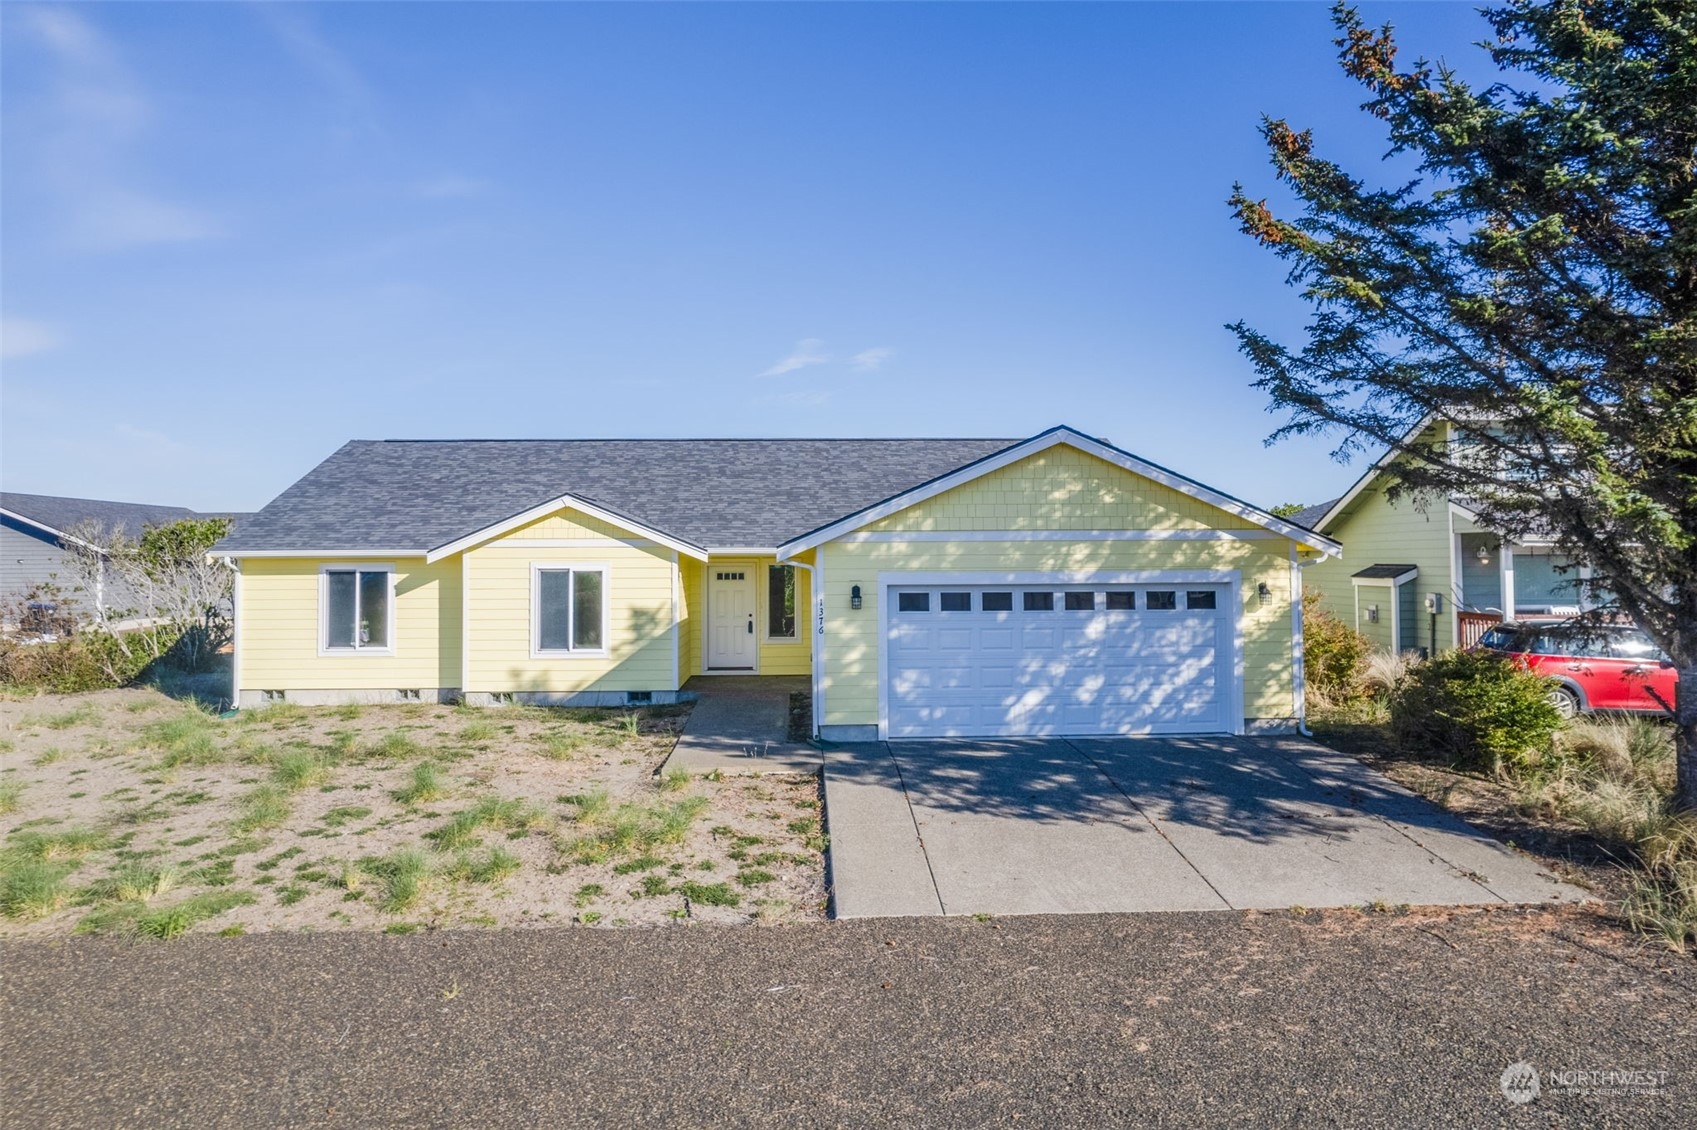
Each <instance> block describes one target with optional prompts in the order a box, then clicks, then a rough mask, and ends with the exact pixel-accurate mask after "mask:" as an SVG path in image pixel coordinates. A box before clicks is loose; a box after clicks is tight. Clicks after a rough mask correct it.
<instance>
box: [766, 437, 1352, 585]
mask: <svg viewBox="0 0 1697 1130" xmlns="http://www.w3.org/2000/svg"><path fill="white" fill-rule="evenodd" d="M1062 444H1065V445H1066V446H1068V447H1073V448H1077V449H1078V450H1079V451H1082V452H1084V453H1085V454H1087V455H1094V456H1095V457H1096V458H1098V459H1101V460H1102V461H1104V462H1106V463H1112V464H1113V465H1114V466H1116V467H1119V468H1121V469H1122V470H1126V471H1130V472H1131V473H1132V474H1134V475H1141V476H1142V477H1143V478H1146V479H1149V480H1151V481H1153V482H1157V483H1160V484H1161V485H1162V486H1164V487H1168V488H1170V489H1172V490H1176V491H1178V492H1179V493H1181V494H1186V495H1189V496H1190V497H1191V498H1195V499H1199V500H1201V501H1202V502H1206V503H1207V504H1208V505H1210V506H1213V507H1215V508H1217V509H1220V510H1224V511H1225V512H1226V513H1228V514H1232V515H1235V516H1236V517H1238V518H1242V519H1243V520H1244V521H1246V522H1253V523H1255V524H1256V525H1257V526H1260V527H1262V528H1264V529H1267V530H1271V531H1272V532H1274V533H1275V534H1278V535H1279V536H1281V537H1286V538H1289V539H1290V540H1291V541H1294V542H1296V543H1298V544H1299V545H1306V546H1308V547H1310V548H1312V549H1316V550H1319V551H1320V552H1321V553H1324V554H1326V555H1327V556H1329V557H1338V556H1341V555H1342V553H1343V547H1342V546H1341V545H1339V544H1338V543H1337V542H1335V541H1333V540H1332V539H1331V538H1328V537H1326V536H1324V535H1322V534H1317V533H1314V532H1313V531H1312V530H1305V529H1303V528H1302V527H1301V526H1298V525H1294V524H1292V523H1290V522H1286V521H1285V520H1284V519H1282V518H1275V517H1273V515H1271V514H1269V513H1267V512H1266V511H1265V510H1259V509H1257V508H1256V507H1253V506H1251V505H1249V504H1248V503H1246V502H1240V501H1238V500H1237V499H1235V498H1232V497H1231V496H1230V495H1225V494H1221V493H1220V492H1219V491H1216V490H1213V489H1212V488H1210V487H1205V486H1203V485H1202V484H1200V483H1194V482H1191V481H1190V480H1189V479H1186V478H1183V477H1182V476H1180V475H1176V474H1174V473H1173V472H1171V471H1169V470H1167V469H1166V468H1165V467H1158V466H1156V465H1155V464H1153V463H1148V462H1145V461H1144V460H1142V459H1139V458H1137V456H1135V455H1132V454H1131V453H1129V452H1125V451H1121V450H1120V449H1119V448H1117V447H1112V446H1110V445H1108V444H1105V443H1103V442H1102V441H1100V440H1096V439H1091V438H1090V437H1089V436H1087V435H1084V434H1082V433H1080V432H1075V431H1073V430H1072V429H1071V428H1067V427H1059V428H1051V429H1050V430H1048V431H1046V432H1043V433H1042V434H1040V435H1035V436H1032V437H1031V438H1030V439H1028V440H1025V441H1024V442H1022V443H1017V444H1015V445H1014V446H1012V447H1010V448H1007V449H1005V450H1003V451H999V452H997V453H996V454H994V455H991V456H988V457H986V458H984V459H980V460H978V461H977V462H976V463H970V464H968V465H967V466H965V467H962V468H961V469H960V470H958V471H953V472H951V473H949V474H947V475H943V476H941V477H940V478H936V479H932V480H931V481H930V482H928V483H923V484H921V485H920V486H917V487H914V488H913V489H912V490H909V491H905V492H903V493H901V494H898V495H896V496H895V497H893V498H889V499H886V500H885V501H883V502H880V503H877V504H876V505H873V506H869V507H866V508H865V509H863V510H860V511H857V512H855V513H853V514H850V515H848V516H847V517H846V518H840V519H838V520H837V521H835V522H832V523H831V524H830V525H828V526H822V527H820V528H819V529H817V530H814V531H813V532H812V533H809V534H804V535H802V536H801V537H799V538H795V539H793V540H791V541H788V542H785V543H784V544H783V545H781V546H779V547H778V558H779V560H782V559H783V558H786V557H792V556H794V555H795V554H797V553H801V552H803V551H804V550H808V549H813V548H814V547H816V546H819V545H822V544H824V543H825V542H828V541H832V540H834V539H836V538H838V537H841V536H842V535H843V534H847V533H850V532H852V531H854V530H858V529H860V528H861V527H862V526H866V525H869V524H871V523H873V522H876V521H878V520H879V519H881V518H887V517H889V516H890V515H891V514H894V513H896V512H898V511H901V510H906V509H907V508H908V507H910V506H914V505H917V504H918V503H921V502H924V501H925V500H926V499H929V498H935V497H936V496H937V495H939V494H942V493H943V492H944V491H949V490H953V489H954V488H955V487H958V486H962V485H964V484H966V483H970V482H972V481H973V480H974V479H978V478H982V477H983V476H985V475H988V474H989V473H991V472H992V471H999V470H1001V469H1002V468H1003V467H1006V466H1009V465H1011V464H1013V463H1017V462H1019V461H1020V460H1021V459H1026V458H1029V457H1030V456H1032V455H1036V454H1038V453H1039V452H1042V451H1047V450H1048V449H1049V448H1051V447H1057V446H1060V445H1062Z"/></svg>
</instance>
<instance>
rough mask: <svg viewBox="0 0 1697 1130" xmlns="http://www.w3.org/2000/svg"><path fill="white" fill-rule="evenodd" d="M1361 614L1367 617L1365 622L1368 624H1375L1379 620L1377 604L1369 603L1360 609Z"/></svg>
mask: <svg viewBox="0 0 1697 1130" xmlns="http://www.w3.org/2000/svg"><path fill="white" fill-rule="evenodd" d="M1361 614H1362V615H1363V616H1365V617H1367V622H1368V623H1369V624H1377V623H1378V622H1379V606H1378V605H1377V604H1369V605H1368V606H1367V607H1366V608H1363V609H1362V610H1361Z"/></svg>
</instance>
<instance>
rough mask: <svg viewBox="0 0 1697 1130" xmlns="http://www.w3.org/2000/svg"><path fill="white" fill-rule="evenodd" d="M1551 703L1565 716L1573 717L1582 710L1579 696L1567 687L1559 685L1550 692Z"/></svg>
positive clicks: (1557, 711)
mask: <svg viewBox="0 0 1697 1130" xmlns="http://www.w3.org/2000/svg"><path fill="white" fill-rule="evenodd" d="M1550 705H1551V706H1553V707H1555V708H1556V713H1557V714H1560V715H1561V716H1562V717H1563V718H1572V717H1573V716H1574V715H1576V714H1578V713H1579V711H1580V706H1579V696H1578V695H1576V694H1574V693H1573V692H1572V691H1570V690H1568V689H1567V688H1566V687H1557V688H1555V689H1554V690H1552V691H1551V692H1550Z"/></svg>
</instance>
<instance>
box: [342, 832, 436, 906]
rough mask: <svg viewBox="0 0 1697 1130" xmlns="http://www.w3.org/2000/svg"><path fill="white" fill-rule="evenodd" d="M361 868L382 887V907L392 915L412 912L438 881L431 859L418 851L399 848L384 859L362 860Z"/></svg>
mask: <svg viewBox="0 0 1697 1130" xmlns="http://www.w3.org/2000/svg"><path fill="white" fill-rule="evenodd" d="M360 866H361V868H362V869H364V870H365V872H366V873H367V874H369V875H371V876H372V877H373V878H375V879H376V880H377V881H378V882H379V883H381V884H382V886H383V897H382V899H381V901H380V902H379V905H380V906H381V907H382V908H383V909H384V910H386V911H388V912H389V913H391V914H400V913H402V912H403V911H406V910H410V909H412V907H413V906H415V905H416V904H417V903H418V900H419V899H420V898H421V897H422V896H423V895H424V892H425V889H426V888H427V887H428V886H429V884H430V881H431V880H432V879H433V878H434V877H435V872H434V869H433V867H432V865H431V862H430V857H429V856H428V855H426V854H425V853H424V852H422V851H420V850H418V849H417V848H400V849H398V850H396V851H392V852H390V853H389V854H388V855H385V856H379V857H377V858H375V859H366V860H361V861H360Z"/></svg>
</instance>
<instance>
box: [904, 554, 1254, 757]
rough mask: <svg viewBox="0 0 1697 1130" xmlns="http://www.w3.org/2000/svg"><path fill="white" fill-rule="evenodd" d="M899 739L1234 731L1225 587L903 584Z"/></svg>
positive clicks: (1228, 614)
mask: <svg viewBox="0 0 1697 1130" xmlns="http://www.w3.org/2000/svg"><path fill="white" fill-rule="evenodd" d="M888 600H889V606H888V607H889V613H888V615H889V620H888V625H889V635H888V645H887V646H888V662H889V673H888V676H887V677H888V679H889V689H888V707H889V736H890V737H892V738H919V737H1021V736H1043V735H1051V734H1173V733H1195V732H1229V731H1231V729H1232V728H1233V720H1232V719H1231V718H1230V717H1229V716H1228V714H1227V709H1228V706H1227V704H1228V703H1230V702H1231V701H1232V696H1231V694H1230V683H1231V679H1232V678H1233V675H1232V669H1231V664H1230V662H1229V656H1230V654H1231V640H1232V622H1231V593H1230V591H1229V590H1228V589H1227V587H1226V586H1225V585H1220V584H1165V585H1163V584H1137V585H1131V584H1097V585H1092V584H1088V583H1081V584H1053V585H988V586H986V585H936V584H933V585H924V586H914V587H911V588H910V587H907V586H898V587H895V588H892V589H891V590H890V591H889V593H888Z"/></svg>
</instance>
